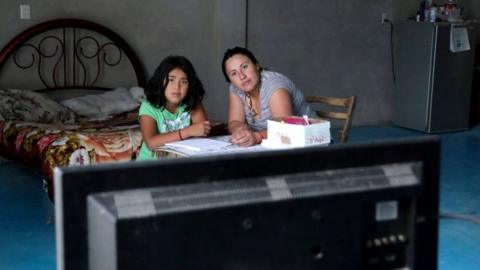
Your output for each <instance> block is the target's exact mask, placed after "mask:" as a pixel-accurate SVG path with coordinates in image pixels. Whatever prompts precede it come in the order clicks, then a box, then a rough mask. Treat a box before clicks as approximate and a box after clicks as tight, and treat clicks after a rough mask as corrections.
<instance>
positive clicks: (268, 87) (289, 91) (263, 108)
mask: <svg viewBox="0 0 480 270" xmlns="http://www.w3.org/2000/svg"><path fill="white" fill-rule="evenodd" d="M222 71H223V75H224V76H225V79H226V80H227V82H230V87H229V91H230V94H229V102H230V104H229V111H228V130H229V132H230V133H231V134H232V137H231V141H232V143H234V144H237V145H240V146H245V147H246V146H251V145H254V144H258V143H261V142H262V139H265V138H266V135H267V132H266V129H267V120H268V119H272V118H279V117H284V116H289V115H298V116H301V115H308V116H309V117H314V115H315V114H314V112H313V111H312V110H311V109H310V106H309V105H308V104H307V102H306V101H305V98H304V96H303V93H302V92H301V91H300V89H298V88H297V87H296V86H295V84H294V83H293V82H292V81H291V80H290V79H289V78H287V77H286V76H284V75H282V74H280V73H277V72H273V71H269V70H264V69H262V68H261V67H260V65H259V63H258V61H257V59H256V58H255V56H254V55H253V54H252V53H251V52H250V51H249V50H247V49H245V48H241V47H235V48H232V49H228V50H227V51H226V52H225V55H224V56H223V61H222Z"/></svg>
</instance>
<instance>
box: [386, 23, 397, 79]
mask: <svg viewBox="0 0 480 270" xmlns="http://www.w3.org/2000/svg"><path fill="white" fill-rule="evenodd" d="M383 21H384V22H386V23H388V24H389V25H390V56H391V59H392V76H393V83H394V84H395V83H396V82H397V80H396V77H395V61H394V58H393V23H392V22H391V21H390V20H387V19H384V20H383Z"/></svg>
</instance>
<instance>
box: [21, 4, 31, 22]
mask: <svg viewBox="0 0 480 270" xmlns="http://www.w3.org/2000/svg"><path fill="white" fill-rule="evenodd" d="M20 19H22V20H30V5H20Z"/></svg>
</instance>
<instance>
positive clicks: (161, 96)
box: [145, 55, 205, 111]
mask: <svg viewBox="0 0 480 270" xmlns="http://www.w3.org/2000/svg"><path fill="white" fill-rule="evenodd" d="M176 68H179V69H181V70H182V71H183V72H185V74H186V75H187V78H188V91H187V95H186V96H185V98H184V99H183V101H182V103H183V104H185V105H186V110H187V111H191V110H193V109H194V108H195V107H196V106H197V105H199V104H200V103H201V102H202V100H203V97H204V95H205V90H204V89H203V85H202V82H201V81H200V79H199V78H198V77H197V73H196V72H195V69H194V68H193V65H192V63H190V61H189V60H188V59H187V58H185V57H183V56H177V55H171V56H168V57H166V58H165V59H163V61H162V62H161V63H160V65H159V66H158V67H157V69H156V70H155V73H154V74H153V76H152V78H150V80H149V81H148V82H147V85H146V86H145V95H146V96H147V100H148V102H150V103H151V104H152V105H154V106H155V107H157V108H160V107H163V106H165V104H166V103H167V99H166V98H165V88H166V87H167V84H168V73H170V71H172V70H174V69H176Z"/></svg>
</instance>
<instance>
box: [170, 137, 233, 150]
mask: <svg viewBox="0 0 480 270" xmlns="http://www.w3.org/2000/svg"><path fill="white" fill-rule="evenodd" d="M229 145H231V143H230V142H226V141H220V140H213V139H208V138H195V139H188V140H184V141H178V142H171V143H166V144H165V146H173V147H175V148H185V149H188V150H191V151H202V152H206V151H214V150H221V149H224V148H226V147H227V146H229Z"/></svg>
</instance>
